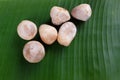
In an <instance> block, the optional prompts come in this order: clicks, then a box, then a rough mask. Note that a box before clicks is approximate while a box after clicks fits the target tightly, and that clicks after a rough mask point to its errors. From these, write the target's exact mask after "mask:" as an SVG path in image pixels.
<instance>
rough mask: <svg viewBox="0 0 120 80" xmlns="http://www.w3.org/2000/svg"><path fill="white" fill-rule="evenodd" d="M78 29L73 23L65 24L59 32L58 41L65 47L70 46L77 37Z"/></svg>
mask: <svg viewBox="0 0 120 80" xmlns="http://www.w3.org/2000/svg"><path fill="white" fill-rule="evenodd" d="M76 32H77V29H76V26H75V25H74V24H73V23H72V22H66V23H64V24H63V25H62V26H61V27H60V29H59V32H58V38H57V41H58V43H59V44H61V45H63V46H69V45H70V43H71V42H72V40H73V39H74V37H75V35H76Z"/></svg>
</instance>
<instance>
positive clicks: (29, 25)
mask: <svg viewBox="0 0 120 80" xmlns="http://www.w3.org/2000/svg"><path fill="white" fill-rule="evenodd" d="M17 32H18V35H19V36H20V37H21V38H22V39H24V40H31V39H33V38H34V37H35V35H36V34H37V26H36V25H35V24H34V23H33V22H31V21H29V20H23V21H22V22H21V23H20V24H19V25H18V27H17Z"/></svg>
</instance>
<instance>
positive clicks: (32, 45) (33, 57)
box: [23, 41, 45, 63]
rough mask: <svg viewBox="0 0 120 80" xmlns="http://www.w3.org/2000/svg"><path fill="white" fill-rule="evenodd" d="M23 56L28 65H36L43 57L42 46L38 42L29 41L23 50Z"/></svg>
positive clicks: (43, 50)
mask: <svg viewBox="0 0 120 80" xmlns="http://www.w3.org/2000/svg"><path fill="white" fill-rule="evenodd" d="M23 56H24V58H25V59H26V60H27V61H28V62H30V63H38V62H40V61H41V60H42V59H43V58H44V56H45V49H44V46H43V45H42V44H41V43H40V42H38V41H29V42H28V43H26V44H25V46H24V48H23Z"/></svg>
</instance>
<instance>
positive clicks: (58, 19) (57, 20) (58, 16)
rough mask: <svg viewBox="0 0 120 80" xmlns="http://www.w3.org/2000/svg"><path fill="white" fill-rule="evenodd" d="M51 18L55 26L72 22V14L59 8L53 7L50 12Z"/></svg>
mask: <svg viewBox="0 0 120 80" xmlns="http://www.w3.org/2000/svg"><path fill="white" fill-rule="evenodd" d="M50 17H51V19H52V23H53V24H54V25H60V24H62V23H64V22H66V21H68V20H70V14H69V12H68V10H66V9H64V8H62V7H58V6H54V7H52V9H51V11H50Z"/></svg>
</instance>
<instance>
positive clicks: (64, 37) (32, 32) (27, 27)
mask: <svg viewBox="0 0 120 80" xmlns="http://www.w3.org/2000/svg"><path fill="white" fill-rule="evenodd" d="M91 14H92V10H91V7H90V5H89V4H80V5H78V6H76V7H75V8H73V9H72V11H71V15H72V17H73V18H75V19H77V20H81V21H87V20H88V19H89V18H90V17H91ZM50 17H51V22H52V23H53V24H54V25H56V26H60V29H59V30H58V31H57V29H56V27H54V26H52V25H48V24H41V25H40V27H39V30H37V26H36V24H35V23H33V22H32V21H29V20H23V21H22V22H21V23H19V25H18V27H17V32H18V35H19V37H21V38H22V39H24V40H31V41H29V42H27V43H26V44H25V46H24V48H23V56H24V58H25V59H26V60H27V61H28V62H30V63H38V62H40V61H41V60H42V59H43V58H44V56H45V47H44V46H43V44H42V43H40V42H39V41H35V40H32V39H33V38H34V37H35V36H36V34H37V31H39V36H40V38H41V40H42V41H43V42H44V43H45V44H47V45H51V44H53V43H54V42H55V41H56V40H57V42H58V43H59V44H60V45H63V46H69V45H70V43H71V42H72V40H73V39H74V38H75V35H76V32H77V28H76V26H75V24H74V23H73V22H70V21H69V20H70V19H71V16H70V13H69V11H68V10H67V9H65V8H62V7H58V6H53V7H52V8H51V10H50Z"/></svg>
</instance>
